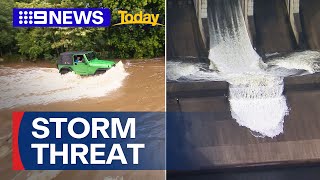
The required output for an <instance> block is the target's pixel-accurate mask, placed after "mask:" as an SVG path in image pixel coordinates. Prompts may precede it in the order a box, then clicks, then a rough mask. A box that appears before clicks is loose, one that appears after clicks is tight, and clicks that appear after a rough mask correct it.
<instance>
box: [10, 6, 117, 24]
mask: <svg viewBox="0 0 320 180" xmlns="http://www.w3.org/2000/svg"><path fill="white" fill-rule="evenodd" d="M110 22H111V12H110V9H108V8H14V9H13V27H107V26H110Z"/></svg>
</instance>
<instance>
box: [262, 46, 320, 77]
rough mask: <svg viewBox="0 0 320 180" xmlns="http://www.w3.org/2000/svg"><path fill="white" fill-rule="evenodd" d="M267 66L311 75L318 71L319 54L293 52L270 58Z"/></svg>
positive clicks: (319, 69)
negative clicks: (305, 72)
mask: <svg viewBox="0 0 320 180" xmlns="http://www.w3.org/2000/svg"><path fill="white" fill-rule="evenodd" d="M268 65H274V66H278V67H282V68H286V69H297V70H306V71H308V72H309V73H311V74H312V73H316V72H319V71H320V52H317V51H303V52H294V53H291V54H289V55H287V56H282V57H275V58H272V59H270V61H269V62H268Z"/></svg>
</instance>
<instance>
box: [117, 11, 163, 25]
mask: <svg viewBox="0 0 320 180" xmlns="http://www.w3.org/2000/svg"><path fill="white" fill-rule="evenodd" d="M118 14H120V17H121V22H120V23H118V24H115V25H113V26H118V25H125V24H149V25H152V26H156V25H160V26H163V24H159V23H158V19H159V14H149V13H146V14H143V13H142V11H140V13H139V14H130V13H128V11H118Z"/></svg>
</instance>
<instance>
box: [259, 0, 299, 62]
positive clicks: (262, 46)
mask: <svg viewBox="0 0 320 180" xmlns="http://www.w3.org/2000/svg"><path fill="white" fill-rule="evenodd" d="M254 21H255V28H256V40H255V42H256V48H257V51H258V53H259V54H260V55H262V56H263V55H264V53H272V52H288V51H292V50H294V49H295V48H296V46H297V45H296V42H295V39H294V35H293V31H292V29H291V25H290V21H289V17H288V13H287V9H286V5H285V1H284V0H268V1H265V0H254Z"/></svg>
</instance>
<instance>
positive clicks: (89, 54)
mask: <svg viewBox="0 0 320 180" xmlns="http://www.w3.org/2000/svg"><path fill="white" fill-rule="evenodd" d="M86 56H87V59H88V61H91V60H93V59H96V54H95V53H94V52H91V53H88V54H86Z"/></svg>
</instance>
